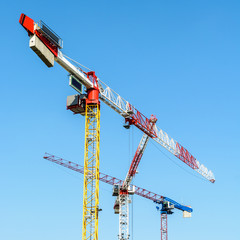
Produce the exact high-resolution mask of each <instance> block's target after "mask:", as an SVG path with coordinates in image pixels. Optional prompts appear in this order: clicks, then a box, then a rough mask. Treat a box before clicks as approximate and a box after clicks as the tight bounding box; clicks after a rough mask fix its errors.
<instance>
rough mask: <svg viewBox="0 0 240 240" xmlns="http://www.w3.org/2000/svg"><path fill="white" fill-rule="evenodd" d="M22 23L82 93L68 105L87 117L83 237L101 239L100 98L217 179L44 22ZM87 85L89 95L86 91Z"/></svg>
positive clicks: (46, 58)
mask: <svg viewBox="0 0 240 240" xmlns="http://www.w3.org/2000/svg"><path fill="white" fill-rule="evenodd" d="M19 23H20V24H21V25H22V26H23V28H24V29H25V30H26V31H27V33H28V35H29V37H30V42H29V46H30V48H31V49H32V50H33V51H34V52H35V53H36V54H37V55H38V56H39V57H40V58H41V60H42V61H43V62H44V63H45V64H46V65H47V66H48V67H53V66H54V63H55V62H57V63H58V64H59V65H60V66H62V67H63V68H64V69H65V70H66V71H67V72H68V73H69V74H70V82H69V84H70V86H71V87H73V88H74V89H75V90H76V91H77V92H78V93H80V94H78V95H75V96H72V97H71V99H72V101H71V103H69V105H68V108H69V109H70V110H71V111H73V112H74V113H80V114H81V115H84V116H85V148H84V190H83V224H82V239H83V240H89V239H94V240H97V239H98V212H99V153H100V151H99V144H100V101H102V102H104V103H105V104H107V105H108V106H109V107H111V108H112V109H113V110H114V111H116V112H117V113H119V114H120V115H121V116H122V117H123V118H124V119H125V124H126V127H129V126H130V125H134V126H136V127H137V128H138V129H140V130H141V131H142V132H143V133H145V134H146V135H147V136H148V137H150V138H152V139H153V140H154V141H156V142H157V143H158V144H160V145H161V146H163V147H164V148H165V149H167V150H168V151H169V152H171V153H172V154H173V155H174V156H176V157H177V158H178V159H180V160H181V161H182V162H184V163H185V164H187V165H188V166H189V167H191V168H192V169H193V170H195V171H196V172H198V173H199V174H201V175H202V176H203V177H204V178H206V179H208V180H209V181H210V182H212V183H214V182H215V178H214V175H213V173H212V171H211V170H208V169H207V168H206V167H205V166H204V165H203V164H200V162H199V161H198V160H197V159H196V158H195V157H194V156H193V155H192V154H190V152H189V151H188V150H187V149H185V148H184V147H183V146H182V145H181V144H180V143H178V142H177V141H175V140H174V139H173V138H171V137H170V136H169V135H168V134H167V133H166V132H164V131H163V130H161V129H160V128H158V127H157V126H156V124H153V123H152V122H151V120H150V118H147V117H146V116H144V115H143V114H142V113H141V112H140V111H139V110H137V109H136V108H135V107H134V106H133V105H132V104H130V103H129V102H128V101H126V100H125V99H123V98H122V97H121V96H120V95H119V94H118V93H116V92H115V91H113V90H112V89H111V88H110V87H109V86H107V85H106V84H105V83H104V82H102V81H101V80H100V79H99V78H98V77H97V76H96V74H95V72H94V71H90V72H85V71H83V70H82V69H81V68H79V67H78V66H76V64H75V65H74V64H73V63H71V62H70V61H69V60H68V59H67V57H65V56H64V55H63V53H62V52H61V49H62V48H63V41H62V39H61V38H60V37H59V36H58V35H57V34H56V33H55V32H54V31H53V30H52V29H51V28H49V27H48V26H47V25H46V24H45V23H44V22H43V21H40V22H38V23H35V22H34V20H33V19H31V18H29V17H28V16H26V15H25V14H21V16H20V19H19ZM83 88H85V92H86V94H82V92H83Z"/></svg>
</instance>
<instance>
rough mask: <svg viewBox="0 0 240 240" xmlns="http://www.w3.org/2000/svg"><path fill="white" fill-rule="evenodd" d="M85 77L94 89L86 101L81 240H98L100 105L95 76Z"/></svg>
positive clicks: (92, 74)
mask: <svg viewBox="0 0 240 240" xmlns="http://www.w3.org/2000/svg"><path fill="white" fill-rule="evenodd" d="M87 76H88V78H89V79H90V80H91V81H92V82H93V83H94V86H95V87H94V88H91V89H88V91H87V99H86V111H85V153H84V189H83V225H82V240H98V211H99V143H100V103H99V99H98V95H99V90H98V87H97V81H96V79H97V78H96V75H95V73H94V72H89V73H88V74H87Z"/></svg>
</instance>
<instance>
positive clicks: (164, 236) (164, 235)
mask: <svg viewBox="0 0 240 240" xmlns="http://www.w3.org/2000/svg"><path fill="white" fill-rule="evenodd" d="M167 239H168V231H167V213H161V240H167Z"/></svg>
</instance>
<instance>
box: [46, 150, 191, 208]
mask: <svg viewBox="0 0 240 240" xmlns="http://www.w3.org/2000/svg"><path fill="white" fill-rule="evenodd" d="M43 158H44V159H46V160H48V161H50V162H53V163H56V164H58V165H60V166H63V167H66V168H69V169H71V170H73V171H75V172H79V173H81V174H84V167H83V166H82V165H80V164H77V163H74V162H71V161H68V160H65V159H63V158H60V157H57V156H55V155H52V154H49V153H45V155H44V157H43ZM99 180H100V181H102V182H104V183H107V184H109V185H122V184H123V182H124V181H123V180H120V179H118V178H115V177H112V176H110V175H107V174H105V173H101V172H100V173H99ZM130 186H131V187H132V188H133V187H135V194H136V195H138V196H141V197H143V198H146V199H149V200H152V201H153V202H155V203H158V204H160V203H162V202H163V201H168V202H170V203H171V204H172V205H174V207H175V208H177V209H179V210H181V211H187V212H192V211H193V209H192V208H191V207H187V206H184V205H182V204H180V203H178V202H176V201H174V200H172V199H171V198H168V197H164V196H162V195H159V194H156V193H153V192H151V191H148V190H146V189H144V188H141V187H138V186H135V185H132V184H130Z"/></svg>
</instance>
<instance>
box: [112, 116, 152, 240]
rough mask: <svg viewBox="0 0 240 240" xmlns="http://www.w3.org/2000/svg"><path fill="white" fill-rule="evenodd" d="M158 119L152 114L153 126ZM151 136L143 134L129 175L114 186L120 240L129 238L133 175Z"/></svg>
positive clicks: (115, 210)
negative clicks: (121, 182)
mask: <svg viewBox="0 0 240 240" xmlns="http://www.w3.org/2000/svg"><path fill="white" fill-rule="evenodd" d="M156 121H157V119H156V117H154V116H151V118H150V122H151V123H152V127H153V126H154V124H155V123H156ZM148 140H149V136H148V135H147V134H145V133H144V134H143V136H142V139H141V141H140V143H139V145H138V148H137V151H136V153H135V155H134V157H133V160H132V163H131V165H130V168H129V170H128V173H127V176H126V178H125V180H124V181H123V184H122V185H114V187H113V196H116V197H117V198H116V201H115V204H114V212H115V214H119V234H118V238H119V240H128V239H129V236H130V235H129V202H130V199H129V195H133V194H134V188H131V187H130V184H131V182H132V179H133V177H134V176H135V174H136V171H137V167H138V165H139V163H140V160H141V158H142V156H143V152H144V150H145V149H146V146H147V143H148Z"/></svg>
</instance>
